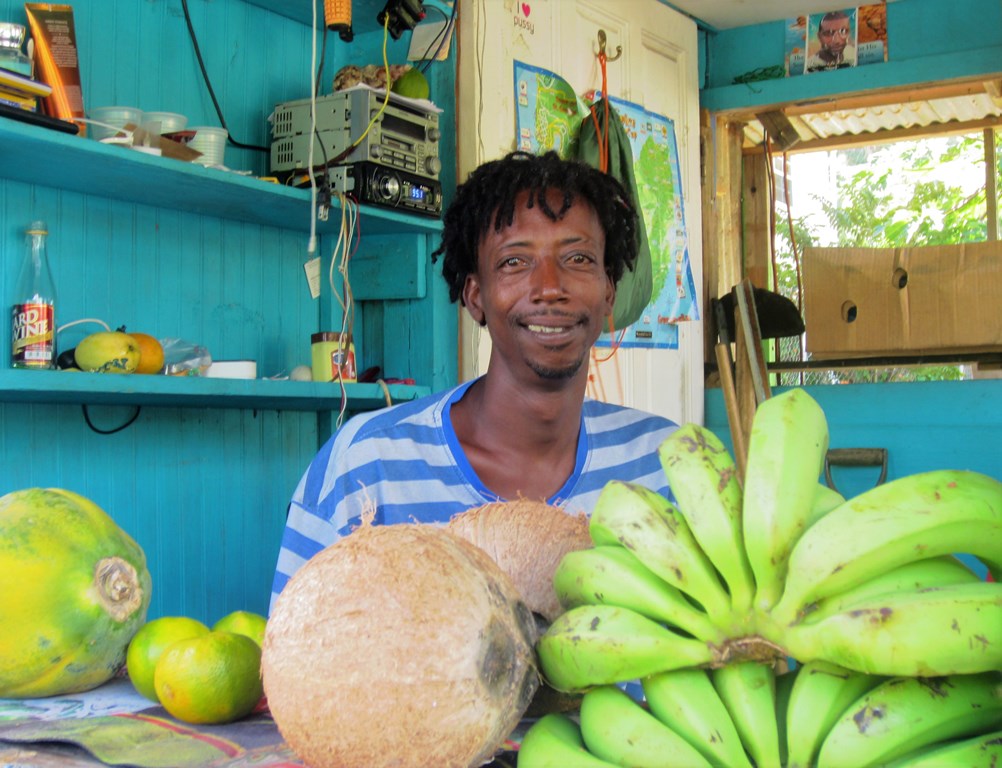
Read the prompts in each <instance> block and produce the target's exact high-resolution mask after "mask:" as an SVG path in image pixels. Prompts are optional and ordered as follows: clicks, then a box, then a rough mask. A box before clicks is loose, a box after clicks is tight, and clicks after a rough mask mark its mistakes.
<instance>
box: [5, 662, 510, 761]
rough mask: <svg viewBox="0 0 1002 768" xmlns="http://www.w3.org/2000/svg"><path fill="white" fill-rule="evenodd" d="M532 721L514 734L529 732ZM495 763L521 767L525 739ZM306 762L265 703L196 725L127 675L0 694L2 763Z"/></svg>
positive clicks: (507, 745) (500, 756)
mask: <svg viewBox="0 0 1002 768" xmlns="http://www.w3.org/2000/svg"><path fill="white" fill-rule="evenodd" d="M525 727H527V723H526V724H523V725H522V726H520V728H519V729H518V730H517V731H516V733H515V734H513V739H516V740H520V739H518V734H520V733H521V732H523V731H524V728H525ZM505 747H506V748H510V751H505V752H504V753H503V754H501V755H499V756H498V758H497V759H496V760H495V761H494V762H493V763H491V766H490V767H489V768H514V766H515V757H516V753H515V751H514V750H516V749H517V741H510V742H509V743H507V744H506V745H505ZM102 765H117V766H135V768H239V767H241V766H248V768H249V767H250V766H253V767H254V768H302V767H303V763H302V761H300V760H299V759H298V758H297V757H296V755H295V753H293V751H292V750H291V749H290V748H289V747H288V745H286V743H285V742H284V741H283V740H282V736H281V734H280V733H279V732H278V727H277V726H276V725H275V721H274V720H272V718H271V716H270V715H269V714H268V711H267V707H266V706H263V705H262V706H261V707H259V709H258V711H256V712H255V713H254V714H252V715H250V716H249V717H246V718H244V719H243V720H239V721H237V722H235V723H230V724H227V725H190V724H188V723H184V722H181V721H180V720H176V719H174V718H173V717H171V716H170V715H169V714H167V712H166V710H164V709H163V707H160V706H154V705H152V704H151V702H150V701H149V700H147V699H145V698H143V697H142V696H140V695H139V694H138V693H137V692H136V690H135V688H133V687H132V683H130V682H129V680H128V679H127V678H116V679H114V680H111V681H109V682H108V683H105V684H104V685H102V686H100V687H99V688H96V689H94V690H93V691H87V692H86V693H77V694H70V695H66V696H55V697H52V698H45V699H0V768H69V767H73V768H77V767H79V768H92V767H93V766H102Z"/></svg>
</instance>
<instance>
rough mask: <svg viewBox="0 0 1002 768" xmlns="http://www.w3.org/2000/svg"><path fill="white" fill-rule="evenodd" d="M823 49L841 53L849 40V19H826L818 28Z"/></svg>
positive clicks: (837, 54)
mask: <svg viewBox="0 0 1002 768" xmlns="http://www.w3.org/2000/svg"><path fill="white" fill-rule="evenodd" d="M818 39H819V40H820V41H821V50H823V51H830V52H831V53H832V54H834V55H835V56H839V55H841V53H842V51H844V50H845V46H846V43H847V42H848V41H849V19H825V20H824V21H822V22H821V25H820V27H819V28H818Z"/></svg>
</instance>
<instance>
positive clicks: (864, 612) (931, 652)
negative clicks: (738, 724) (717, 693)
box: [782, 582, 1002, 676]
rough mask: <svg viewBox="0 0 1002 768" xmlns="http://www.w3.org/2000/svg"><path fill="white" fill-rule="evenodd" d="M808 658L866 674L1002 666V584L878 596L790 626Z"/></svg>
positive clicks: (794, 649) (787, 632) (786, 639)
mask: <svg viewBox="0 0 1002 768" xmlns="http://www.w3.org/2000/svg"><path fill="white" fill-rule="evenodd" d="M782 642H783V646H784V647H785V648H786V649H787V652H788V653H789V654H790V655H791V656H793V657H794V658H796V659H799V660H801V661H812V660H816V659H822V660H826V661H830V662H832V663H835V664H838V665H840V666H843V667H846V668H847V669H853V670H856V671H858V672H866V673H869V674H880V675H916V676H917V675H922V676H940V675H949V674H974V673H977V672H983V671H985V670H990V669H1002V584H997V583H992V582H976V583H973V584H952V585H949V586H945V587H929V588H925V589H918V590H909V591H903V592H897V593H891V594H884V595H876V596H874V597H871V598H868V599H863V600H861V601H859V602H855V603H853V604H852V605H851V606H850V607H847V608H845V609H844V610H842V611H839V612H838V613H833V614H831V615H829V616H826V617H824V618H822V619H820V620H818V621H815V622H811V623H806V622H804V623H800V624H796V625H794V626H790V627H786V628H785V629H784V630H783V632H782Z"/></svg>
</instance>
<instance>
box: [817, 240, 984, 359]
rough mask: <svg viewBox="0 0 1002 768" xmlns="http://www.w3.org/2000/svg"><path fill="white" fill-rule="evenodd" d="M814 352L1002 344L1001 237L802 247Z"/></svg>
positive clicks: (828, 355) (830, 354) (904, 351)
mask: <svg viewBox="0 0 1002 768" xmlns="http://www.w3.org/2000/svg"><path fill="white" fill-rule="evenodd" d="M803 271H804V309H805V320H806V325H807V339H806V341H807V352H808V354H810V355H811V356H812V357H813V358H815V359H818V360H826V359H832V358H857V357H878V356H893V355H902V356H905V355H916V354H949V353H955V352H964V353H969V352H1000V351H1002V243H998V242H989V243H966V244H963V245H941V246H926V247H922V248H805V249H804V254H803Z"/></svg>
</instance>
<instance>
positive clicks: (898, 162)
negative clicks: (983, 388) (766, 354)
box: [776, 131, 1002, 384]
mask: <svg viewBox="0 0 1002 768" xmlns="http://www.w3.org/2000/svg"><path fill="white" fill-rule="evenodd" d="M995 144H996V158H997V166H998V167H996V169H995V170H996V178H997V179H998V178H999V177H1000V176H1002V133H1000V132H998V131H996V132H995ZM837 154H839V155H842V156H843V157H844V159H845V163H844V165H843V166H842V168H841V170H840V171H839V172H838V173H837V174H836V178H835V191H834V194H833V195H831V196H829V197H823V196H821V195H814V194H812V195H811V196H812V197H813V198H815V199H816V200H817V201H818V203H819V204H820V206H821V210H822V212H823V216H824V219H825V224H826V225H827V226H825V225H820V226H819V225H818V224H817V223H816V222H815V223H812V222H810V221H808V220H807V218H806V217H797V216H796V215H794V218H793V235H794V238H795V240H796V246H797V253H798V254H802V251H803V249H804V248H806V247H809V246H815V245H823V246H839V247H868V248H891V247H914V246H923V245H944V244H949V243H964V242H979V241H984V240H986V239H987V234H988V225H987V211H988V206H987V198H986V185H985V182H984V178H985V174H984V163H985V153H984V141H983V135H982V134H980V133H979V134H969V135H964V136H954V137H949V138H946V139H944V138H940V139H934V140H924V141H921V140H920V141H913V142H898V143H894V144H879V145H875V146H872V147H866V148H862V149H855V150H844V151H840V152H838V153H837ZM790 165H791V167H792V168H794V169H795V168H796V157H794V158H793V159H792V160H790ZM972 174H974V175H977V174H980V178H981V184H980V186H974V187H972V186H971V184H970V183H969V182H968V183H967V184H966V185H965V184H964V181H963V180H964V179H968V180H969V179H970V178H972ZM794 214H796V211H794ZM776 235H777V238H776V251H777V253H776V259H777V276H778V287H777V290H778V291H779V292H780V293H782V294H783V295H785V296H788V297H790V298H791V299H793V300H794V301H796V300H797V272H796V263H795V261H794V258H793V246H792V244H791V239H790V224H789V220H788V217H787V212H786V206H785V205H783V204H779V203H777V206H776ZM809 332H810V329H809V328H808V333H809ZM800 342H801V340H800V339H799V338H793V339H786V340H784V345H783V347H782V348H781V353H780V355H781V359H782V360H798V359H800V356H799V350H798V345H799V344H800ZM964 377H965V373H964V370H963V368H962V367H961V366H957V365H934V366H925V367H920V368H881V369H875V370H842V371H812V372H810V373H809V374H805V375H804V376H803V377H801V375H800V374H784V375H783V376H782V377H781V379H782V381H781V383H782V384H800V383H807V384H836V383H855V382H884V381H933V380H936V381H943V380H954V379H962V378H964Z"/></svg>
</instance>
